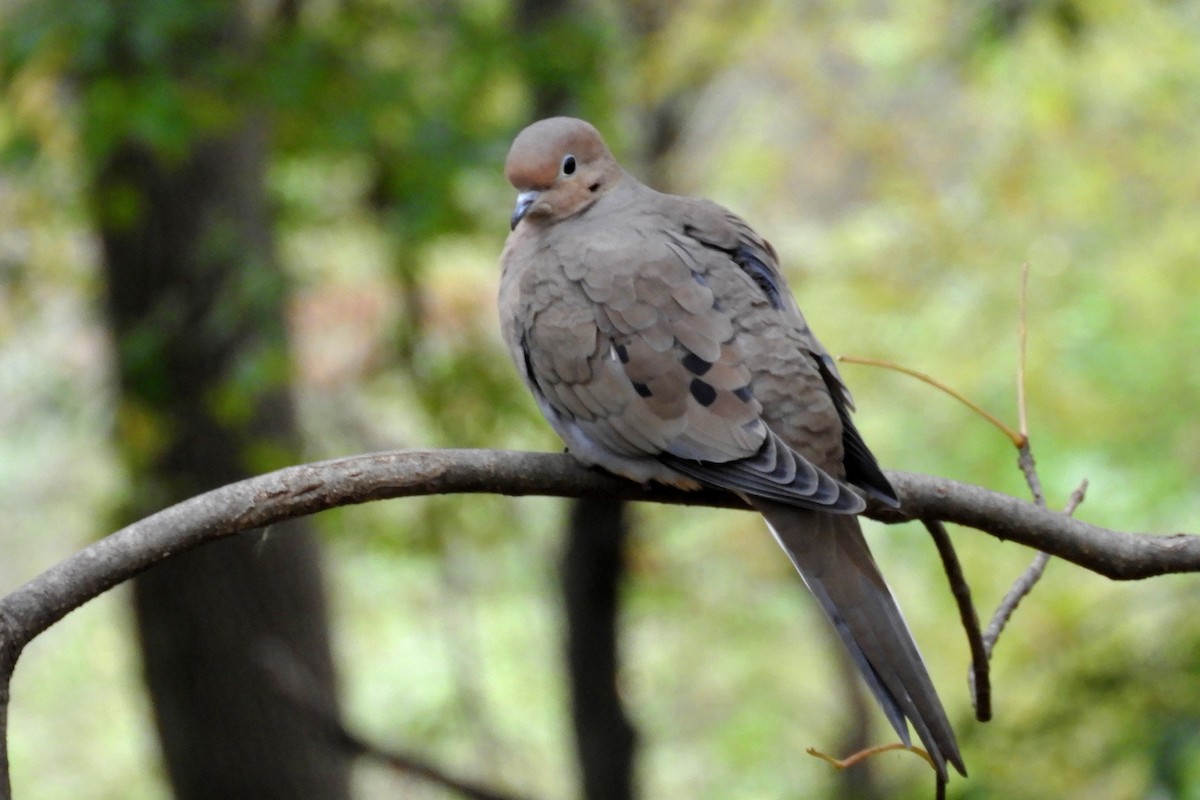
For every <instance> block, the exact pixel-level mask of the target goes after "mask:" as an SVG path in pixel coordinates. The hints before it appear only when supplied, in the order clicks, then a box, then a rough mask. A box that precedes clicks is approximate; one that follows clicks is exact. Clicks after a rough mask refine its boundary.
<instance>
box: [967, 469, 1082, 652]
mask: <svg viewBox="0 0 1200 800" xmlns="http://www.w3.org/2000/svg"><path fill="white" fill-rule="evenodd" d="M1087 487H1088V482H1087V479H1086V478H1085V479H1084V480H1083V481H1082V482H1081V483H1080V484H1079V486H1078V487H1077V488H1076V489H1075V491H1073V492H1071V497H1070V499H1069V500H1068V501H1067V506H1066V508H1065V509H1064V510H1063V513H1064V514H1066V515H1067V516H1070V515H1072V514H1074V513H1075V509H1076V508H1078V507H1079V504H1080V503H1082V502H1083V499H1084V497H1085V496H1086V494H1087ZM1049 561H1050V556H1049V555H1048V554H1046V553H1038V554H1037V556H1035V557H1034V559H1033V563H1032V564H1030V565H1029V566H1028V567H1027V568H1026V569H1025V571H1024V572H1023V573H1021V576H1020V577H1019V578H1017V580H1016V581H1014V582H1013V585H1012V588H1011V589H1009V590H1008V594H1006V595H1004V599H1003V600H1002V601H1001V602H1000V606H999V608H997V609H996V613H995V614H994V615H993V616H992V621H991V622H990V623H988V627H987V631H985V632H984V634H983V644H984V646H985V647H986V648H987V657H988V658H989V659H990V658H991V657H992V650H993V649H994V648H995V646H996V640H997V639H999V638H1000V634H1001V633H1002V632H1003V631H1004V626H1005V625H1007V624H1008V620H1009V618H1011V617H1012V615H1013V612H1014V611H1016V610H1017V606H1018V605H1019V604H1020V603H1021V601H1022V600H1024V599H1025V596H1026V595H1028V594H1029V593H1030V592H1031V591H1033V587H1034V585H1035V584H1036V583H1037V582H1038V580H1040V579H1041V577H1042V573H1043V572H1045V570H1046V563H1047V562H1049Z"/></svg>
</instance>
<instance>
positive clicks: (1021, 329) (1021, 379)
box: [1017, 261, 1029, 440]
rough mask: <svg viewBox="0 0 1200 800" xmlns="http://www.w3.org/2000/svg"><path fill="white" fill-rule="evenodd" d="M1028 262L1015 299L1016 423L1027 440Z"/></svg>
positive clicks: (1024, 265) (1025, 264)
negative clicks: (1026, 344)
mask: <svg viewBox="0 0 1200 800" xmlns="http://www.w3.org/2000/svg"><path fill="white" fill-rule="evenodd" d="M1028 310H1029V262H1028V261H1026V262H1025V263H1024V264H1022V265H1021V289H1020V293H1019V295H1018V297H1017V423H1018V426H1019V428H1020V430H1021V437H1022V438H1023V439H1026V440H1028V438H1029V418H1028V417H1027V416H1026V414H1025V343H1026V340H1027V339H1028V336H1029V326H1028V324H1027V320H1028Z"/></svg>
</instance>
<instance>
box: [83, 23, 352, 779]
mask: <svg viewBox="0 0 1200 800" xmlns="http://www.w3.org/2000/svg"><path fill="white" fill-rule="evenodd" d="M217 8H218V9H223V12H222V13H221V14H218V15H216V16H213V15H209V16H208V17H202V16H198V17H196V18H195V19H200V20H202V24H198V25H197V26H196V27H198V28H203V29H201V30H189V31H188V32H187V35H188V36H190V37H192V39H191V41H193V42H195V41H200V42H204V43H205V44H206V47H222V48H226V49H227V50H229V52H230V58H231V59H232V58H235V57H236V56H237V54H238V53H237V46H238V44H239V42H240V39H239V37H242V36H243V30H242V27H243V26H242V25H241V23H240V20H239V19H238V13H239V12H238V6H237V5H236V4H232V3H230V4H223V5H221V6H218V7H217ZM195 19H193V22H195ZM214 23H215V25H216V27H205V26H206V25H213V24H214ZM176 35H179V34H178V32H176ZM123 45H124V46H123ZM127 48H128V45H127V44H125V43H124V42H123V40H121V38H120V34H118V35H117V36H115V37H114V41H113V44H112V46H111V48H110V51H109V58H110V59H111V60H110V64H111V66H112V70H113V73H114V74H117V75H119V76H120V78H121V79H122V80H125V81H128V82H130V83H135V84H136V81H139V80H143V75H142V74H141V73H139V72H137V70H139V69H141V65H137V66H131V60H130V59H129V58H128V53H127ZM195 49H196V48H195V47H193V48H191V50H187V49H183V48H181V49H180V50H178V51H175V52H182V53H184V55H179V56H177V58H178V59H180V62H181V63H180V62H177V63H175V64H173V65H172V68H173V69H174V70H176V71H177V72H178V73H180V76H181V77H182V78H183V79H186V78H188V77H191V78H193V79H194V78H195V76H194V75H189V74H188V72H187V70H188V68H189V67H192V68H193V69H195V68H194V66H193V65H192V64H189V63H188V62H187V61H186V60H184V59H186V58H188V56H187V55H186V54H187V53H190V52H191V51H192V50H195ZM133 63H136V62H133ZM93 77H94V76H93ZM101 78H103V76H101ZM242 111H243V113H244V116H245V118H244V119H243V121H242V122H240V123H238V124H235V125H232V126H229V127H227V128H225V129H223V130H222V132H220V133H219V134H214V133H201V132H196V133H195V134H194V135H193V137H192V140H191V141H190V142H189V143H188V144H187V146H186V152H183V153H179V152H173V153H171V155H169V156H168V155H165V154H164V153H163V152H161V151H160V150H157V149H155V148H154V147H152V146H151V145H149V144H145V143H144V142H143V141H141V140H138V139H134V138H132V137H131V138H128V139H125V140H123V141H120V142H118V143H117V144H116V145H115V146H113V147H112V148H111V149H110V150H109V151H108V154H107V156H106V157H105V158H104V159H103V163H100V164H96V165H94V173H93V174H94V176H95V178H94V183H93V186H92V192H93V204H94V210H95V213H96V216H97V220H98V225H99V228H100V238H101V242H102V246H103V262H104V272H105V278H106V280H107V306H108V308H107V310H108V314H109V318H110V323H111V326H112V329H113V331H114V338H115V341H116V349H117V372H118V379H119V385H120V392H121V397H120V412H119V431H120V436H121V444H122V447H123V451H124V454H125V456H126V459H127V461H128V464H129V469H130V471H131V473H132V480H133V497H132V498H131V501H130V504H129V505H130V507H129V508H128V509H127V512H128V513H129V514H130V515H131V516H140V515H142V514H143V513H145V512H148V511H152V510H155V509H157V508H159V507H162V506H164V505H167V504H169V503H173V502H176V501H179V500H182V499H184V498H187V497H189V496H191V495H194V494H198V493H200V492H202V491H204V490H206V489H209V488H212V487H215V486H219V485H221V484H225V483H229V482H231V481H236V480H239V479H241V478H244V477H247V476H250V475H252V474H255V473H258V472H262V471H264V470H268V469H271V468H274V467H277V466H280V465H282V464H284V463H289V462H292V461H293V460H294V459H295V458H296V456H297V454H298V453H297V451H298V448H297V444H298V436H297V431H296V423H295V419H294V413H293V407H292V402H291V398H290V395H289V386H288V381H289V377H290V360H289V356H288V352H287V347H286V340H285V330H286V326H285V321H284V320H285V317H284V301H285V285H284V280H283V277H282V275H281V273H280V270H279V268H278V266H277V264H276V262H275V258H274V253H273V243H272V231H271V226H270V220H269V215H268V209H267V202H266V198H265V195H264V187H263V179H264V169H265V158H266V146H265V145H266V143H265V136H264V127H263V126H262V125H261V124H259V123H258V122H256V121H254V120H253V119H252V116H253V115H252V114H249V113H245V112H244V109H243V110H242ZM86 124H91V125H94V126H98V125H101V124H103V120H101V121H99V122H97V121H96V120H94V119H91V118H88V119H87V120H86ZM101 133H104V131H101ZM318 556H319V553H318V550H317V544H316V541H315V538H314V536H313V533H312V531H311V528H310V526H309V524H308V523H307V522H305V521H303V520H300V521H294V522H289V523H287V524H285V525H280V526H278V527H275V528H272V529H271V530H269V531H263V532H261V533H254V534H248V535H242V536H239V537H235V538H233V539H230V540H226V541H223V542H221V543H218V544H214V545H209V546H207V547H203V548H200V549H198V550H195V551H193V552H190V553H185V554H182V555H180V556H177V557H175V558H173V559H171V560H169V561H167V562H166V563H164V564H162V565H161V566H158V567H155V568H154V569H152V570H150V571H149V572H147V573H146V574H145V575H143V576H142V577H140V578H139V579H138V580H137V581H136V582H135V586H134V597H135V607H136V613H137V627H138V632H139V635H140V638H141V644H142V652H143V657H144V668H145V677H146V681H147V684H148V686H149V690H150V694H151V697H152V700H153V705H154V711H155V718H156V722H157V725H158V730H159V734H160V738H161V742H162V748H163V753H164V756H165V759H166V763H167V768H168V773H169V775H170V779H171V782H172V784H173V786H174V789H175V793H176V796H177V797H179V798H184V799H186V800H218V799H220V800H228V798H256V799H258V800H262V799H263V798H268V799H269V798H280V800H282V799H283V798H289V799H291V800H295V799H296V798H312V799H313V800H317V799H319V800H337V799H339V798H345V797H348V796H349V772H348V769H349V765H348V763H347V760H346V757H345V756H344V754H343V753H342V752H341V751H340V750H339V748H337V747H336V746H335V744H334V743H333V742H331V741H329V740H328V739H327V738H325V737H324V736H323V735H322V734H321V733H320V732H319V730H318V729H317V728H315V727H314V726H313V725H312V724H311V723H310V722H309V721H308V720H307V719H306V718H305V715H304V712H303V711H300V710H298V709H297V708H296V707H295V706H294V705H293V704H291V703H289V702H287V701H286V700H284V699H282V698H281V696H280V695H279V694H278V692H277V691H276V690H275V688H274V687H275V685H276V684H277V681H278V680H279V679H280V676H279V675H278V674H277V671H278V670H279V669H281V668H283V669H293V670H299V671H302V672H303V678H304V680H305V681H306V683H307V684H308V685H310V686H311V687H312V692H313V694H314V697H313V698H311V699H312V700H313V702H315V703H320V704H321V705H322V706H323V707H326V708H330V709H332V708H335V707H336V694H335V681H334V670H333V659H332V655H331V649H330V642H329V630H328V627H327V620H326V613H327V610H326V604H325V597H324V589H323V585H322V576H321V570H320V564H319V557H318ZM268 665H270V666H268Z"/></svg>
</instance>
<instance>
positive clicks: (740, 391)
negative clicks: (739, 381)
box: [733, 384, 754, 403]
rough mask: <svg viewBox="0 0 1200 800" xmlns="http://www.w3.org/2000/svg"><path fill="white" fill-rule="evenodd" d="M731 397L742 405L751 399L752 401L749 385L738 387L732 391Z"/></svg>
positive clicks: (752, 396)
mask: <svg viewBox="0 0 1200 800" xmlns="http://www.w3.org/2000/svg"><path fill="white" fill-rule="evenodd" d="M733 396H734V397H736V398H737V399H738V400H741V401H742V402H743V403H749V402H750V401H751V400H752V399H754V392H753V391H752V390H751V389H750V384H746V385H745V386H740V387H738V388H737V389H734V390H733Z"/></svg>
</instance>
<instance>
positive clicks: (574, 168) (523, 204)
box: [504, 117, 623, 228]
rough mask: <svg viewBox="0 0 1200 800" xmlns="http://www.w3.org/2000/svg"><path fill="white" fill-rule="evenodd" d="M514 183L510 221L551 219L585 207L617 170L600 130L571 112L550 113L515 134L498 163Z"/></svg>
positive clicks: (609, 183)
mask: <svg viewBox="0 0 1200 800" xmlns="http://www.w3.org/2000/svg"><path fill="white" fill-rule="evenodd" d="M504 174H505V175H506V176H507V177H508V181H509V183H511V184H512V185H513V186H514V187H516V189H517V192H518V194H517V205H516V208H514V209H513V215H512V227H513V228H516V227H517V223H519V222H520V221H521V220H522V219H527V220H529V221H531V222H535V221H537V222H542V223H545V222H557V221H558V220H561V219H566V218H567V217H571V216H574V215H576V214H578V213H580V212H581V211H583V210H585V209H586V208H588V207H589V206H591V205H592V203H594V202H596V200H597V199H598V198H599V197H600V196H601V195H602V194H604V193H605V192H606V191H607V190H608V189H610V188H612V186H613V185H614V184H615V183H616V182H617V181H618V180H619V179H620V178H621V175H622V174H623V171H622V170H621V167H620V165H618V164H617V162H616V160H615V159H614V158H613V156H612V153H610V152H609V151H608V147H606V146H605V144H604V140H603V139H602V138H600V132H599V131H597V130H596V129H595V128H594V127H592V126H591V125H590V124H588V123H587V122H584V121H583V120H581V119H574V118H572V117H551V118H549V119H543V120H541V121H539V122H535V123H533V124H532V125H530V126H529V127H528V128H526V129H525V130H523V131H521V132H520V133H519V134H517V138H516V139H515V140H514V141H513V143H512V147H511V148H510V149H509V151H508V159H507V160H506V161H505V163H504Z"/></svg>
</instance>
